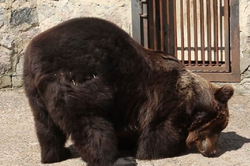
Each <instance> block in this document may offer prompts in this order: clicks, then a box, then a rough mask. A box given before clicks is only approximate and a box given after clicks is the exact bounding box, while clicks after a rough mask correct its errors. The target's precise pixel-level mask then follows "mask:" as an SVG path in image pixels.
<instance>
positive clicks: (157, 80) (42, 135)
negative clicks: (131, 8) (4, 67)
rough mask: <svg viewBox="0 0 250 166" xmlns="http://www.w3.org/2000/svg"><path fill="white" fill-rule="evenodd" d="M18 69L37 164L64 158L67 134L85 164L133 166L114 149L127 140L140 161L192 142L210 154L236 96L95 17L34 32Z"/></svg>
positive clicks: (174, 152)
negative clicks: (35, 141) (37, 147)
mask: <svg viewBox="0 0 250 166" xmlns="http://www.w3.org/2000/svg"><path fill="white" fill-rule="evenodd" d="M23 73H24V87H25V91H26V94H27V97H28V99H29V103H30V106H31V108H32V111H33V115H34V120H35V127H36V132H37V137H38V140H39V143H40V146H41V159H42V163H52V162H58V161H62V160H65V159H67V158H69V157H70V151H69V150H68V149H67V148H65V147H64V144H65V141H66V140H67V138H68V137H69V136H71V139H72V141H73V142H74V146H75V149H76V150H77V151H78V152H79V154H80V156H81V157H82V158H83V159H84V160H85V161H86V162H88V164H89V166H111V165H120V166H121V165H127V166H128V165H136V163H135V161H134V159H133V158H119V154H118V150H119V149H121V148H124V147H129V148H131V146H132V145H134V146H132V147H133V148H135V149H134V150H135V156H136V158H138V159H158V158H164V157H170V156H175V155H178V154H179V153H181V152H183V151H184V150H185V148H186V147H187V146H188V147H189V146H191V145H192V144H196V145H197V147H198V149H199V150H200V152H201V153H202V154H204V155H206V156H210V155H212V154H214V153H215V150H216V144H217V142H218V137H219V134H220V132H221V131H222V130H223V129H224V128H225V127H226V125H227V123H228V116H229V114H228V107H227V101H228V100H229V99H230V97H231V96H232V95H233V89H232V87H230V86H224V87H222V88H218V87H216V86H215V85H213V84H211V83H209V82H208V81H206V80H204V79H203V78H201V77H199V76H197V75H195V74H193V73H191V72H190V71H188V70H187V69H185V67H184V66H183V65H182V64H181V63H180V62H179V61H178V60H177V59H176V58H175V57H172V56H169V55H164V54H161V53H158V52H154V51H150V50H147V49H145V48H143V47H142V46H140V45H139V44H138V43H137V42H135V41H134V40H133V39H132V38H131V37H130V36H129V35H128V34H127V33H125V32H124V31H123V30H121V29H120V28H118V27H117V26H116V25H114V24H112V23H110V22H107V21H104V20H100V19H97V18H78V19H72V20H69V21H66V22H64V23H62V24H59V25H57V26H55V27H53V28H51V29H49V30H47V31H45V32H43V33H41V34H39V35H38V36H36V37H35V38H34V39H33V40H32V41H31V43H30V44H29V46H28V48H27V50H26V54H25V61H24V72H23ZM130 145H131V146H130ZM130 150H131V149H130Z"/></svg>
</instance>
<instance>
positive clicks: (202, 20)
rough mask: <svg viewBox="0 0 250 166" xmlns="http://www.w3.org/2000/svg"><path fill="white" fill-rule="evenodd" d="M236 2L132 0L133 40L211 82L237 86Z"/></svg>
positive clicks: (226, 0) (237, 17)
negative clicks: (157, 51) (170, 58)
mask: <svg viewBox="0 0 250 166" xmlns="http://www.w3.org/2000/svg"><path fill="white" fill-rule="evenodd" d="M238 10H239V1H238V0H133V1H132V12H133V36H134V38H135V39H136V40H137V41H139V42H140V43H141V44H142V45H143V46H144V47H147V48H150V49H153V50H161V51H164V52H166V53H169V54H172V55H174V56H176V57H177V58H178V59H180V60H181V61H182V63H183V64H185V65H186V67H187V68H188V69H190V70H192V71H193V72H196V73H198V74H199V75H201V76H203V77H204V78H206V79H208V80H210V81H222V82H238V81H240V68H239V62H240V61H239V11H238Z"/></svg>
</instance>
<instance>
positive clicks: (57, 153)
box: [30, 98, 71, 163]
mask: <svg viewBox="0 0 250 166" xmlns="http://www.w3.org/2000/svg"><path fill="white" fill-rule="evenodd" d="M32 99H33V101H31V102H30V106H31V108H32V111H33V115H34V120H35V128H36V134H37V137H38V141H39V144H40V148H41V162H42V163H54V162H60V161H63V160H66V159H68V158H70V157H71V152H70V150H69V149H67V148H65V147H64V145H65V142H66V140H67V137H66V135H65V134H64V133H63V132H62V131H61V130H60V128H59V127H58V126H57V125H56V124H55V123H54V122H53V120H52V119H51V117H50V115H49V114H48V112H47V110H46V108H45V106H44V104H43V103H42V102H41V99H39V98H30V100H32Z"/></svg>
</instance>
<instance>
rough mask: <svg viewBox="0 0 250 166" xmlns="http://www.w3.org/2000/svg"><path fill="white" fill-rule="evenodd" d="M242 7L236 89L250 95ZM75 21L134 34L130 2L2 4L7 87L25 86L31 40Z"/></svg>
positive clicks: (248, 14) (249, 13)
mask: <svg viewBox="0 0 250 166" xmlns="http://www.w3.org/2000/svg"><path fill="white" fill-rule="evenodd" d="M239 4H240V6H239V11H240V38H241V39H240V58H241V61H240V67H241V72H242V75H241V78H242V81H241V83H239V84H233V86H234V87H235V88H236V92H237V93H243V94H250V89H249V88H248V87H250V81H249V79H250V78H249V75H250V74H249V72H247V71H248V70H249V67H250V1H249V0H239ZM74 17H99V18H104V19H107V20H110V21H112V22H114V23H116V24H117V25H118V26H120V27H121V28H122V29H124V30H125V31H127V32H128V33H129V34H132V32H131V26H132V23H131V20H132V18H131V0H105V1H101V0H84V1H79V0H6V1H5V0H0V54H1V55H0V56H1V57H5V58H4V59H8V60H11V61H8V60H7V61H6V62H4V61H5V60H4V59H2V60H0V78H1V77H2V76H3V75H4V76H6V77H10V79H9V80H11V81H10V82H9V83H10V85H8V87H19V86H21V85H22V83H21V81H22V79H21V75H22V71H21V70H22V68H21V67H20V66H21V65H22V64H21V63H22V61H21V60H20V57H21V56H22V54H23V52H24V51H25V48H26V47H27V44H28V43H29V42H30V40H31V39H32V38H33V37H34V36H35V35H36V34H38V33H40V32H42V31H44V30H46V29H48V28H50V27H52V26H54V25H56V24H58V23H60V22H62V21H65V20H68V19H70V18H74ZM3 49H8V50H9V51H10V52H11V54H7V55H6V54H4V55H3V54H2V53H1V52H2V50H3ZM5 52H6V51H5ZM6 56H9V58H7V57H6ZM3 71H4V72H3ZM6 84H7V83H6ZM6 84H5V83H4V85H6ZM1 87H2V86H0V88H1Z"/></svg>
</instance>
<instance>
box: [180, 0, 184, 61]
mask: <svg viewBox="0 0 250 166" xmlns="http://www.w3.org/2000/svg"><path fill="white" fill-rule="evenodd" d="M180 10H181V20H180V21H181V60H182V64H184V61H185V59H184V25H183V1H182V0H181V3H180Z"/></svg>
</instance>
